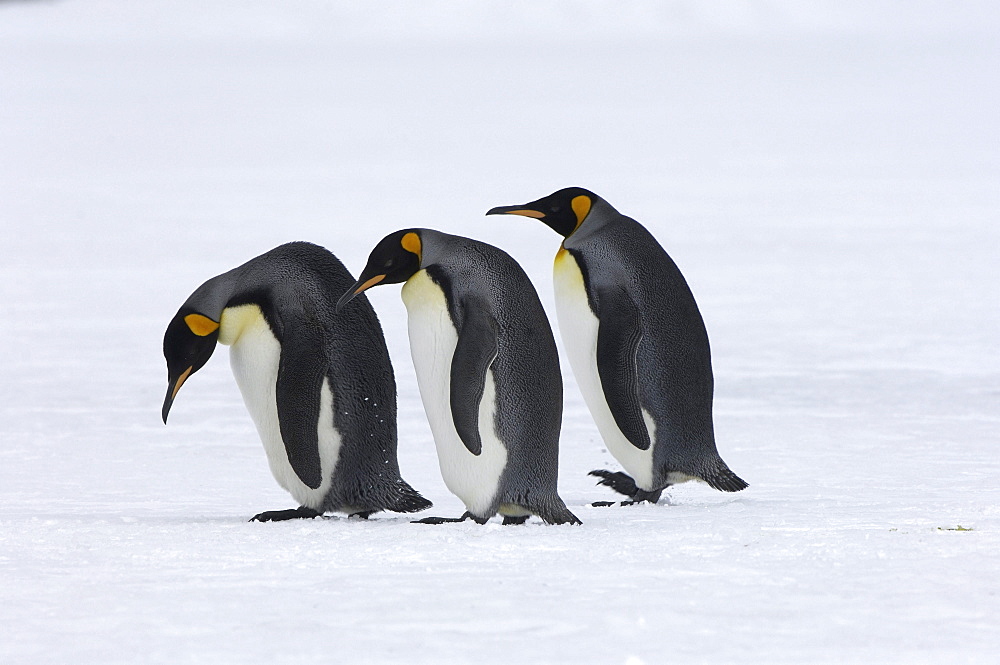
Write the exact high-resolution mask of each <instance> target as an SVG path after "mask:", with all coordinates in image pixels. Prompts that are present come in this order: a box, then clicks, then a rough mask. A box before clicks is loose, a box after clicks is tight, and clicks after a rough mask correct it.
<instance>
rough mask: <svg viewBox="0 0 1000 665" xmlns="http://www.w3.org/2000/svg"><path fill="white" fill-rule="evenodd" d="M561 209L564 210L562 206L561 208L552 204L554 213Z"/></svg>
mask: <svg viewBox="0 0 1000 665" xmlns="http://www.w3.org/2000/svg"><path fill="white" fill-rule="evenodd" d="M560 210H562V208H561V207H560V206H552V212H553V213H557V212H559V211H560Z"/></svg>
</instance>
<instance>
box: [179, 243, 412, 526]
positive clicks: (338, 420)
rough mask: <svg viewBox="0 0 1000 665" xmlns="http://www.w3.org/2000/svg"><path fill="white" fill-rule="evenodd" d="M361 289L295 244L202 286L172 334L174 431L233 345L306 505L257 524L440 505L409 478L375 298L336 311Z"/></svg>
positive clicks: (283, 481) (327, 260)
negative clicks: (180, 399) (219, 352)
mask: <svg viewBox="0 0 1000 665" xmlns="http://www.w3.org/2000/svg"><path fill="white" fill-rule="evenodd" d="M353 282H354V279H353V277H352V276H351V274H350V273H349V272H348V271H347V269H346V268H345V267H344V265H343V264H342V263H341V262H340V261H339V260H337V258H336V257H335V256H334V255H333V254H331V253H330V252H329V251H327V250H325V249H323V248H322V247H318V246H316V245H312V244H309V243H304V242H294V243H288V244H285V245H281V246H280V247H277V248H275V249H273V250H271V251H269V252H267V253H265V254H262V255H261V256H258V257H257V258H254V259H252V260H250V261H248V262H247V263H245V264H243V265H241V266H239V267H237V268H234V269H232V270H230V271H228V272H226V273H223V274H221V275H218V276H217V277H213V278H212V279H210V280H208V281H207V282H205V283H204V284H202V285H201V286H200V287H198V289H197V290H195V292H194V293H193V294H192V295H191V296H190V297H189V298H188V299H187V301H186V302H185V303H184V304H183V305H182V306H181V308H180V310H178V312H177V314H176V315H175V316H174V318H173V320H172V321H171V322H170V325H169V326H168V327H167V331H166V334H165V335H164V339H163V353H164V356H165V357H166V360H167V371H168V388H167V396H166V399H165V400H164V403H163V421H164V422H166V421H167V414H168V413H169V411H170V408H171V405H172V404H173V401H174V398H175V397H176V395H177V392H178V390H180V387H181V385H182V384H183V383H184V381H186V380H187V379H188V377H190V375H191V374H193V373H194V372H196V371H198V369H200V368H201V367H202V366H203V365H204V364H205V363H206V362H207V361H208V359H209V357H211V355H212V352H213V351H214V350H215V345H216V343H217V342H219V343H222V344H226V345H229V346H230V347H231V350H230V362H231V365H232V370H233V375H234V376H235V377H236V382H237V384H238V385H239V388H240V392H241V393H242V395H243V399H244V402H245V403H246V406H247V410H248V411H249V412H250V416H251V417H252V419H253V421H254V424H255V425H256V427H257V431H258V433H259V435H260V438H261V441H262V442H263V444H264V449H265V451H266V453H267V460H268V464H269V465H270V468H271V472H272V474H273V475H274V478H275V480H277V481H278V484H279V485H281V486H282V487H283V488H284V489H286V490H287V491H288V492H289V493H290V494H291V495H292V496H293V497H294V498H295V500H296V501H298V502H299V504H300V507H299V508H297V509H291V510H285V511H270V512H264V513H261V514H259V515H257V516H256V517H255V518H254V519H256V520H259V521H270V520H281V519H290V518H293V517H316V516H318V515H321V514H323V513H325V512H346V513H348V514H352V515H358V516H361V517H367V516H368V515H370V514H372V513H375V512H378V511H382V510H391V511H395V512H405V513H409V512H416V511H419V510H423V509H425V508H428V507H430V505H431V503H430V502H429V501H427V500H426V499H424V498H423V497H422V496H421V495H420V494H419V493H418V492H417V491H416V490H414V489H413V488H412V487H410V485H408V484H407V483H406V481H404V480H403V479H402V477H401V476H400V473H399V465H398V462H397V460H396V383H395V378H394V376H393V371H392V365H391V364H390V360H389V353H388V350H387V349H386V346H385V340H384V338H383V336H382V329H381V327H380V325H379V322H378V318H377V317H376V315H375V310H374V309H373V308H372V307H371V304H370V303H368V301H367V299H364V300H362V301H361V302H359V303H358V306H357V307H355V308H352V310H351V311H345V312H340V313H338V312H337V311H336V302H337V298H338V297H339V296H340V294H341V293H343V291H344V289H346V288H348V287H349V286H350V285H351V284H352V283H353Z"/></svg>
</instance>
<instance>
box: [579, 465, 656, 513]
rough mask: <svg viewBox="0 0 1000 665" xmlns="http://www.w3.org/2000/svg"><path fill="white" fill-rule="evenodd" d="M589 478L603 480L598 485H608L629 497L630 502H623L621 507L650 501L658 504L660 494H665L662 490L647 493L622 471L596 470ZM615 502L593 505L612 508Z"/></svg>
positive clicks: (602, 502) (589, 474)
mask: <svg viewBox="0 0 1000 665" xmlns="http://www.w3.org/2000/svg"><path fill="white" fill-rule="evenodd" d="M587 475H588V476H596V477H597V478H600V479H601V480H599V481H597V484H598V485H606V486H607V487H610V488H611V489H613V490H614V491H616V492H618V493H619V494H624V495H625V496H627V497H629V499H630V501H622V502H621V505H623V506H630V505H632V504H633V503H641V502H643V501H648V502H650V503H656V502H657V501H659V500H660V494H661V493H662V492H663V490H662V489H659V490H656V491H654V492H647V491H646V490H644V489H642V488H640V487H639V486H638V485H636V484H635V480H633V479H632V476H630V475H628V474H626V473H622V472H621V471H608V470H607V469H595V470H594V471H591V472H590V473H588V474H587ZM613 503H614V502H613V501H607V502H605V501H598V502H596V503H594V504H592V505H595V506H598V505H599V506H610V505H612V504H613Z"/></svg>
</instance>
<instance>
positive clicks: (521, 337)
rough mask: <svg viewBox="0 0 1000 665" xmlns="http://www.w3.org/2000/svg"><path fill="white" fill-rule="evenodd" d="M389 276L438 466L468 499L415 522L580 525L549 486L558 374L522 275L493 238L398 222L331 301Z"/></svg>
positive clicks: (546, 330)
mask: <svg viewBox="0 0 1000 665" xmlns="http://www.w3.org/2000/svg"><path fill="white" fill-rule="evenodd" d="M399 282H405V284H404V286H403V289H402V298H403V302H404V304H405V305H406V309H407V320H408V330H409V338H410V351H411V354H412V356H413V364H414V368H415V370H416V375H417V383H418V387H419V389H420V396H421V399H422V401H423V403H424V410H425V411H426V413H427V418H428V421H429V423H430V426H431V432H432V434H433V436H434V442H435V444H436V448H437V453H438V462H439V465H440V468H441V475H442V476H443V478H444V481H445V484H446V485H447V487H448V489H449V490H450V491H451V492H452V493H454V494H455V495H456V496H458V498H460V499H461V500H462V502H463V503H464V504H465V506H466V512H465V513H464V514H463V515H462V516H461V517H459V518H426V519H423V520H419V522H422V523H425V524H441V523H444V522H461V521H463V520H465V519H472V520H474V521H476V522H478V523H480V524H484V523H486V521H487V520H489V519H490V518H491V517H492V516H494V515H496V514H497V513H499V514H501V515H503V523H504V524H523V523H524V522H525V521H526V520H527V519H528V517H529V516H530V515H537V516H538V517H540V518H541V519H542V520H543V521H545V522H546V523H549V524H566V523H569V524H579V523H580V520H579V519H577V517H576V516H575V515H574V514H573V513H571V512H570V511H569V509H568V508H567V507H566V504H565V503H563V500H562V499H561V498H560V497H559V494H558V492H557V487H556V485H557V476H558V461H559V459H558V457H559V430H560V427H561V424H562V376H561V374H560V372H559V358H558V355H557V352H556V346H555V340H554V339H553V337H552V329H551V327H550V326H549V322H548V319H547V318H546V316H545V311H544V310H543V309H542V305H541V302H539V300H538V294H537V293H536V292H535V289H534V287H533V286H532V284H531V282H530V281H529V279H528V277H527V275H525V274H524V271H523V270H522V269H521V267H520V266H519V265H518V264H517V262H516V261H514V259H512V258H511V257H510V256H509V255H507V254H506V253H505V252H503V251H501V250H499V249H497V248H496V247H493V246H492V245H488V244H485V243H482V242H478V241H476V240H471V239H469V238H463V237H460V236H453V235H448V234H445V233H440V232H438V231H433V230H430V229H404V230H401V231H397V232H395V233H392V234H390V235H388V236H386V237H385V238H383V239H382V240H381V241H380V242H379V243H378V245H376V247H375V249H374V250H373V251H372V253H371V256H370V257H369V259H368V265H367V266H366V267H365V269H364V271H363V272H362V273H361V276H360V278H359V279H358V282H357V283H356V284H355V285H354V286H352V287H351V288H350V289H349V290H348V291H347V292H346V293H345V294H344V296H343V297H342V298H341V299H340V303H339V304H338V309H341V310H343V311H349V310H350V309H351V308H352V307H353V304H350V305H349V303H352V301H353V300H354V299H355V298H357V296H359V295H360V294H361V293H362V292H363V291H365V290H366V289H368V288H371V287H372V286H375V285H376V284H395V283H399Z"/></svg>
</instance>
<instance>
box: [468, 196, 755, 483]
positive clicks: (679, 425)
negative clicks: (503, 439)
mask: <svg viewBox="0 0 1000 665" xmlns="http://www.w3.org/2000/svg"><path fill="white" fill-rule="evenodd" d="M487 214H488V215H491V214H516V215H523V216H527V217H533V218H536V219H540V220H541V221H542V222H544V223H545V224H547V225H548V226H550V227H552V228H553V229H554V230H555V231H556V232H557V233H559V234H560V235H562V236H564V237H565V240H564V241H563V243H562V246H561V247H560V249H559V251H558V253H557V254H556V260H555V266H554V281H555V291H556V306H557V311H558V314H559V324H560V329H561V330H562V337H563V342H564V345H565V347H566V351H567V355H568V357H569V360H570V365H571V366H572V367H573V374H574V376H575V377H576V380H577V382H578V384H579V385H580V389H581V392H582V393H583V396H584V398H585V400H586V402H587V406H588V407H589V409H590V411H591V413H592V415H593V416H594V420H595V422H596V423H597V426H598V429H599V430H600V432H601V436H602V437H603V439H604V441H605V443H606V444H607V446H608V449H609V450H610V452H611V453H612V454H613V455H614V456H615V458H616V459H617V460H618V461H619V462H620V463H621V465H622V466H623V467H624V468H625V470H626V471H627V473H628V474H629V475H627V474H625V473H621V472H617V473H613V472H610V471H604V470H600V471H594V472H592V475H595V476H599V477H601V478H602V480H601V481H600V484H603V485H608V486H610V487H612V488H613V489H615V490H616V491H619V492H621V493H623V494H626V495H628V496H629V497H631V498H632V499H633V500H635V501H642V500H648V501H653V502H655V501H657V500H659V497H660V493H661V492H662V490H663V489H664V488H666V487H668V486H670V485H672V484H675V483H679V482H684V481H687V480H694V479H698V480H703V481H705V482H706V483H708V484H709V485H711V486H712V487H714V488H715V489H718V490H722V491H727V492H735V491H739V490H742V489H744V488H745V487H746V486H747V484H746V482H744V481H743V480H742V479H741V478H739V477H738V476H736V474H734V473H733V472H732V471H731V470H730V469H729V467H728V466H727V465H726V463H725V462H724V461H723V460H722V458H721V457H720V456H719V453H718V450H717V448H716V443H715V433H714V426H713V421H712V399H713V391H714V379H713V375H712V360H711V352H710V349H709V342H708V333H707V331H706V330H705V324H704V321H703V320H702V317H701V313H700V312H699V310H698V306H697V304H696V303H695V300H694V296H693V295H692V293H691V290H690V288H689V287H688V284H687V282H686V281H685V279H684V277H683V276H682V275H681V272H680V270H679V269H678V268H677V266H676V264H674V262H673V260H672V259H671V258H670V257H669V256H668V255H667V253H666V252H665V251H664V250H663V248H662V247H661V246H660V244H659V243H658V242H657V241H656V239H655V238H654V237H653V236H652V234H650V233H649V231H647V230H646V229H645V227H643V226H642V225H641V224H639V223H638V222H636V221H635V220H634V219H631V218H630V217H626V216H625V215H622V214H621V213H619V212H618V211H617V210H615V209H614V208H613V207H612V206H611V205H610V204H609V203H608V202H607V201H605V200H604V199H602V198H601V197H599V196H597V195H596V194H594V193H593V192H590V191H588V190H585V189H581V188H579V187H571V188H568V189H562V190H559V191H557V192H555V193H553V194H551V195H549V196H547V197H544V198H542V199H539V200H537V201H533V202H531V203H527V204H525V205H515V206H503V207H498V208H493V209H491V210H490V211H489V212H487Z"/></svg>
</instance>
